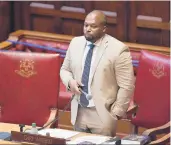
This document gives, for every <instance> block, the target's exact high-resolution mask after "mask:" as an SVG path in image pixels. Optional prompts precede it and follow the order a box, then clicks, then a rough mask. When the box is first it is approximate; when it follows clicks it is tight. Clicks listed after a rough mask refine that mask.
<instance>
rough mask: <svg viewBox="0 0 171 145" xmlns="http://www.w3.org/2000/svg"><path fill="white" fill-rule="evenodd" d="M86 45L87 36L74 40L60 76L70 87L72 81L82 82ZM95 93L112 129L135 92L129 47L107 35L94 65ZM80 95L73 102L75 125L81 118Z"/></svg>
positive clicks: (104, 118) (99, 106)
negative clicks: (79, 109) (78, 112)
mask: <svg viewBox="0 0 171 145" xmlns="http://www.w3.org/2000/svg"><path fill="white" fill-rule="evenodd" d="M85 46H86V39H85V37H84V36H80V37H75V38H73V39H72V41H71V43H70V45H69V48H68V51H67V54H66V57H65V60H64V63H63V65H62V67H61V71H60V76H61V79H62V81H63V83H64V84H65V86H66V87H68V82H69V80H71V79H75V80H77V81H78V82H81V77H82V71H81V70H82V67H83V66H82V58H83V54H84V49H85ZM92 73H93V75H92V78H90V81H91V87H90V89H91V93H92V96H93V101H94V103H95V106H96V109H97V113H98V115H99V116H100V118H101V121H102V122H103V123H104V124H105V125H108V126H109V127H111V125H114V124H115V123H114V121H116V119H117V118H116V115H118V116H124V115H125V113H126V111H127V109H128V106H129V101H130V98H131V97H132V95H133V90H134V73H133V66H132V60H131V55H130V52H129V49H128V47H127V46H126V45H125V44H124V43H122V42H120V41H119V40H117V39H115V38H113V37H111V36H110V35H107V34H106V35H105V36H104V38H103V40H102V43H101V46H100V47H99V48H98V50H97V54H96V58H95V62H94V64H93V70H92ZM78 100H79V96H75V98H74V99H73V101H72V103H71V123H72V124H73V125H74V124H75V121H76V116H77V109H78Z"/></svg>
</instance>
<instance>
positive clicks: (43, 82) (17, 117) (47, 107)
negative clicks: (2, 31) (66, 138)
mask: <svg viewBox="0 0 171 145" xmlns="http://www.w3.org/2000/svg"><path fill="white" fill-rule="evenodd" d="M0 70H1V71H0V80H1V83H0V121H1V122H7V123H16V124H20V123H22V124H27V125H31V123H32V122H36V123H37V125H38V126H43V125H44V124H46V123H47V122H48V121H50V120H51V119H54V117H55V116H56V113H57V104H58V102H57V101H58V100H57V98H58V93H59V71H60V61H59V55H58V54H43V53H42V54H41V53H30V54H28V53H23V52H2V51H1V52H0ZM51 113H52V114H51ZM50 115H52V116H50Z"/></svg>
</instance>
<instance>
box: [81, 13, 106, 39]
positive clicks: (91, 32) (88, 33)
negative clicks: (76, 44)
mask: <svg viewBox="0 0 171 145" xmlns="http://www.w3.org/2000/svg"><path fill="white" fill-rule="evenodd" d="M105 29H106V27H105V26H104V25H103V24H102V23H101V22H100V20H99V19H98V18H97V17H93V16H87V17H86V19H85V22H84V36H85V38H86V40H88V41H91V42H95V41H97V40H98V39H99V38H100V37H102V35H103V34H104V33H105Z"/></svg>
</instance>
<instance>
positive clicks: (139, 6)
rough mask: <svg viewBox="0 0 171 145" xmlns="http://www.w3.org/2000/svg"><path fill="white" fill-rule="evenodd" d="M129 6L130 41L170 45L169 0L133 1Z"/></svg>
mask: <svg viewBox="0 0 171 145" xmlns="http://www.w3.org/2000/svg"><path fill="white" fill-rule="evenodd" d="M129 7H130V8H129V9H130V14H129V16H130V17H129V19H130V23H129V29H128V30H129V31H128V38H129V39H128V41H129V42H137V43H143V44H151V45H161V46H169V44H170V35H169V34H170V23H169V22H170V12H169V11H170V2H169V1H146V2H143V1H131V2H130V3H129Z"/></svg>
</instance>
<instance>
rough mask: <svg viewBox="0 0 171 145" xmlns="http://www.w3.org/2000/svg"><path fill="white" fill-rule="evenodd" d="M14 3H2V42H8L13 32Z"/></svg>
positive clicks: (0, 15) (0, 2)
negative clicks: (9, 35)
mask: <svg viewBox="0 0 171 145" xmlns="http://www.w3.org/2000/svg"><path fill="white" fill-rule="evenodd" d="M12 10H13V9H12V2H9V1H0V41H3V40H6V39H7V38H8V34H9V33H10V32H11V31H12V27H11V25H12V20H13V19H12Z"/></svg>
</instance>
